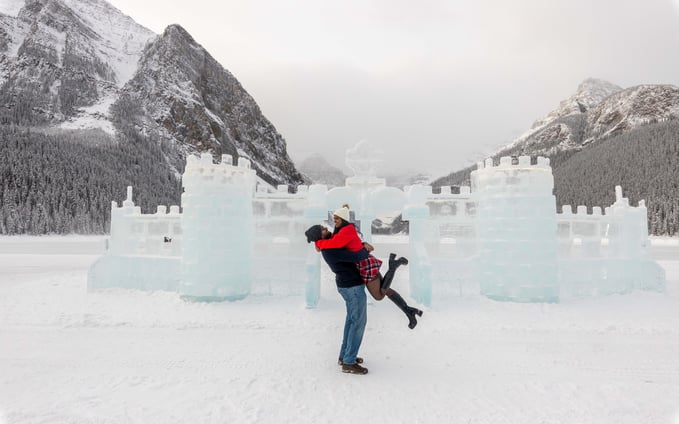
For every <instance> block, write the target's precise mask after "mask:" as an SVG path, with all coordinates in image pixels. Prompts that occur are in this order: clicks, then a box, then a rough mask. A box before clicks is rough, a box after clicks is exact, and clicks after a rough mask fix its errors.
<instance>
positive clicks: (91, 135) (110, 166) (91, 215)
mask: <svg viewBox="0 0 679 424" xmlns="http://www.w3.org/2000/svg"><path fill="white" fill-rule="evenodd" d="M123 140H124V141H115V140H113V139H112V138H111V137H110V136H109V135H107V134H106V133H104V132H102V131H99V130H91V131H59V132H55V133H51V134H45V133H42V132H36V131H32V130H28V129H25V128H18V127H8V126H0V234H49V233H57V234H66V233H79V234H91V233H99V234H102V233H106V232H108V231H109V229H110V228H109V226H110V219H111V201H112V200H118V201H121V200H123V199H124V198H125V194H126V193H125V191H126V187H127V186H128V185H132V186H133V187H134V201H135V203H137V204H138V205H140V206H141V208H142V211H143V212H145V213H146V212H154V211H155V207H156V205H178V204H179V198H180V193H181V191H180V190H181V183H180V181H179V179H178V177H177V176H176V175H175V174H174V173H173V172H172V171H170V169H169V167H168V166H167V165H165V164H164V162H163V158H162V153H161V148H160V146H159V144H158V143H154V142H149V141H148V140H145V139H143V138H140V137H123Z"/></svg>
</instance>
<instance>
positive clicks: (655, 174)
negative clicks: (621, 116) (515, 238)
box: [432, 120, 679, 235]
mask: <svg viewBox="0 0 679 424" xmlns="http://www.w3.org/2000/svg"><path fill="white" fill-rule="evenodd" d="M513 154H517V152H514V151H512V150H511V149H506V150H503V151H502V152H500V153H498V154H497V155H496V156H494V157H493V159H494V161H495V163H498V162H499V158H500V157H501V156H511V155H513ZM548 157H549V158H550V163H551V165H552V170H553V172H554V194H555V195H556V204H557V205H558V209H559V211H561V206H562V205H572V206H573V207H575V206H577V205H586V206H587V207H588V208H589V210H590V212H591V208H592V206H601V207H606V206H610V205H611V204H612V203H613V202H614V201H615V186H616V185H620V186H622V189H623V195H624V196H625V197H627V198H629V199H630V203H631V204H632V205H634V206H636V205H637V203H638V202H639V200H641V199H643V200H645V201H646V206H647V207H648V228H649V232H650V234H653V235H675V234H679V120H670V121H666V122H661V123H654V124H648V125H645V126H642V127H639V128H636V129H634V130H631V131H629V132H626V133H623V134H621V135H618V136H616V137H611V138H607V139H602V140H599V141H597V142H594V143H592V144H591V145H587V146H586V147H585V148H583V149H582V150H580V151H575V150H571V151H565V152H559V153H557V154H554V155H551V156H548ZM474 169H476V166H473V167H469V168H465V169H462V170H460V171H457V172H454V173H452V174H450V175H447V176H445V177H443V178H440V179H438V180H436V181H435V182H434V183H432V185H433V186H435V187H440V186H448V185H453V186H459V185H469V175H470V173H471V172H472V171H473V170H474Z"/></svg>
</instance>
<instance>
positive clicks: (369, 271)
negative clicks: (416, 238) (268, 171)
mask: <svg viewBox="0 0 679 424" xmlns="http://www.w3.org/2000/svg"><path fill="white" fill-rule="evenodd" d="M333 221H334V223H335V230H334V231H333V233H332V234H330V232H329V231H328V230H327V228H325V227H323V226H320V225H318V226H313V227H311V228H309V229H308V230H307V232H306V235H307V241H308V242H311V241H313V242H314V243H315V245H316V249H317V250H319V251H323V250H326V249H347V250H349V251H350V252H352V253H356V254H358V253H359V252H361V251H372V250H373V248H372V246H370V244H368V243H365V244H364V243H363V242H362V241H361V239H360V237H359V235H358V233H357V231H356V227H355V226H354V224H352V223H350V222H349V207H348V205H343V206H342V207H341V208H340V209H338V210H336V211H335V212H334V213H333ZM355 262H356V265H357V267H358V268H359V271H360V274H361V277H362V278H363V281H364V283H365V284H366V286H367V288H368V292H369V293H370V295H371V296H372V297H373V298H374V299H375V300H382V299H384V296H387V297H388V298H389V300H391V301H392V302H394V304H395V305H396V306H397V307H398V308H399V309H401V310H402V311H403V313H404V314H406V316H407V317H408V328H410V329H413V328H415V326H416V325H417V318H416V316H422V311H421V310H419V309H417V308H413V307H410V306H408V304H407V303H406V301H405V300H404V299H403V298H402V297H401V295H400V294H398V292H397V291H395V290H394V289H392V288H390V286H391V282H392V281H393V279H394V274H395V273H396V269H397V268H398V267H399V266H401V265H407V264H408V260H407V259H406V258H398V259H396V255H395V254H394V253H391V254H390V255H389V269H388V270H387V273H386V274H385V275H384V277H383V276H382V274H380V273H379V269H380V266H381V264H382V261H380V260H379V259H377V258H375V257H374V256H372V255H368V256H367V258H365V253H364V254H362V255H361V254H358V255H357V256H356V260H355Z"/></svg>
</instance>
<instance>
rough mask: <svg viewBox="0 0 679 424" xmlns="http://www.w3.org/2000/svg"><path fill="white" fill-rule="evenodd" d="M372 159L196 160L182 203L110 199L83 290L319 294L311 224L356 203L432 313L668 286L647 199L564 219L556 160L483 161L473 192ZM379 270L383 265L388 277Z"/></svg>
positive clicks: (364, 149)
mask: <svg viewBox="0 0 679 424" xmlns="http://www.w3.org/2000/svg"><path fill="white" fill-rule="evenodd" d="M377 162H378V159H376V152H375V151H373V150H372V148H371V147H370V146H369V145H367V144H366V143H359V144H358V145H357V146H355V147H354V148H353V149H350V150H348V151H347V156H346V163H347V166H349V168H351V169H352V170H353V171H354V173H355V175H354V176H352V177H349V178H347V179H346V183H345V186H344V187H336V188H332V189H328V188H327V187H326V186H323V185H311V186H300V187H298V188H297V191H296V193H289V190H288V187H287V186H285V185H282V186H278V187H277V188H275V189H271V188H270V187H268V186H267V185H266V184H262V183H261V182H260V183H258V180H257V176H256V173H255V171H254V170H252V169H251V166H250V162H249V161H248V160H246V159H243V158H241V159H240V160H239V161H238V163H237V164H233V163H232V158H231V156H229V155H223V156H222V158H221V162H219V163H214V161H213V157H212V155H211V154H209V153H205V154H202V155H201V156H200V158H198V157H196V156H190V157H189V158H188V160H187V164H186V170H185V172H184V175H183V179H182V182H183V189H184V191H183V193H182V198H181V203H182V208H181V211H180V208H179V207H178V206H171V207H170V208H169V211H168V209H167V208H166V207H165V206H158V208H157V211H156V212H155V213H153V214H143V213H141V210H140V208H139V207H138V206H135V204H134V202H133V201H132V188H131V187H128V190H127V199H125V200H124V201H123V202H122V205H120V206H119V205H118V204H117V203H116V202H112V209H111V235H110V239H109V240H108V249H107V251H106V253H105V254H104V255H103V256H102V257H101V258H99V259H98V260H97V261H96V262H95V263H94V264H93V265H92V267H91V268H90V271H89V274H88V288H89V289H91V290H93V289H100V288H112V287H122V288H134V289H141V290H171V291H176V292H178V293H180V294H181V295H182V297H183V298H185V299H193V300H199V301H212V300H217V301H220V300H238V299H243V298H245V297H246V296H249V295H292V296H304V298H305V301H306V305H307V306H308V307H315V306H316V305H317V303H318V300H319V297H320V287H321V267H322V266H325V265H324V264H322V263H321V258H320V255H319V254H318V253H317V252H316V251H315V250H314V248H313V245H309V244H307V243H306V240H305V237H304V230H305V229H306V228H308V227H309V226H311V225H313V224H317V223H319V222H321V221H325V220H327V219H328V214H329V211H332V210H335V209H337V207H339V206H340V205H342V204H345V203H346V204H349V205H350V206H351V209H352V210H353V212H354V216H355V219H356V221H357V223H359V224H360V223H364V224H363V225H362V228H361V230H362V231H363V235H364V238H365V239H366V241H371V242H372V243H373V245H375V248H376V250H375V252H374V253H375V254H376V255H377V256H380V257H386V256H387V255H388V254H389V252H392V251H394V252H398V253H399V255H403V256H407V257H408V258H409V259H410V264H409V266H408V267H406V269H404V268H401V270H403V271H401V270H400V271H399V272H408V275H409V280H410V281H409V286H410V287H409V288H410V295H411V297H413V298H414V299H415V300H416V301H418V302H420V303H422V304H425V305H431V304H432V302H445V300H446V299H449V298H451V297H456V296H470V295H479V294H481V295H484V296H486V297H489V298H491V299H496V300H502V301H515V302H558V301H560V300H569V299H575V298H582V297H589V296H597V295H609V294H622V293H628V292H630V291H632V290H638V289H643V290H655V291H664V289H665V274H664V271H663V269H662V268H661V267H660V266H659V265H658V264H657V263H656V262H655V261H653V260H652V258H651V256H650V242H649V239H648V230H647V224H646V219H647V211H646V207H645V205H644V202H643V201H641V202H639V205H638V206H636V207H635V206H630V205H629V201H628V199H627V198H624V197H623V196H622V189H621V188H620V187H616V188H615V192H616V201H615V203H614V204H613V205H611V206H610V207H607V208H605V210H604V211H602V210H601V208H599V207H594V208H592V213H588V211H587V207H586V206H578V207H577V208H576V209H575V211H573V210H572V208H571V206H569V205H564V206H563V207H562V212H561V213H557V209H556V201H555V197H554V195H553V188H554V179H553V176H552V170H551V167H550V166H549V160H548V159H546V158H542V157H538V158H537V161H536V162H535V163H531V159H530V158H529V157H527V156H525V157H524V156H522V157H519V158H511V157H503V158H501V159H500V161H499V164H495V163H493V161H492V160H491V159H487V160H486V161H485V162H481V163H479V164H478V166H477V168H478V169H476V170H475V171H473V172H472V174H471V187H461V188H460V193H459V194H453V193H452V190H451V188H450V187H443V188H442V190H441V193H433V191H432V187H430V186H422V185H413V186H407V187H405V188H404V189H403V190H401V189H398V188H395V187H388V186H387V185H386V183H385V180H384V179H383V178H378V177H376V176H375V175H376V171H375V170H376V164H377ZM398 213H400V214H402V217H403V219H404V220H407V221H409V234H408V235H407V236H403V237H388V236H384V237H380V238H379V240H377V237H376V239H375V240H373V237H372V234H371V233H370V227H371V225H370V223H372V222H373V220H375V219H376V218H377V217H379V216H385V215H392V216H394V214H398ZM383 271H384V270H383Z"/></svg>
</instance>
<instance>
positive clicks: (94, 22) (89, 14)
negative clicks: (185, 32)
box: [62, 0, 157, 87]
mask: <svg viewBox="0 0 679 424" xmlns="http://www.w3.org/2000/svg"><path fill="white" fill-rule="evenodd" d="M62 1H63V2H64V4H66V5H68V6H69V7H70V8H71V9H73V10H74V11H75V12H76V13H77V14H78V16H80V17H82V18H83V20H85V21H86V22H87V23H88V24H89V27H90V28H92V30H93V31H94V32H95V33H96V34H97V35H98V36H99V37H101V42H100V43H97V45H96V46H94V47H95V48H96V50H95V53H96V54H97V55H98V56H99V57H100V58H101V59H102V60H103V61H105V62H106V63H107V64H108V65H109V66H111V68H113V70H114V71H115V74H116V84H117V86H118V87H122V86H123V85H125V83H126V82H127V81H128V80H129V79H130V78H132V75H133V74H134V72H135V71H136V69H137V62H138V61H139V58H140V56H141V53H142V51H143V50H144V47H145V46H146V44H147V43H148V42H149V41H150V40H151V39H152V38H154V37H156V36H157V35H156V34H155V33H154V32H152V31H151V30H149V29H147V28H145V27H143V26H141V25H139V24H137V23H136V22H135V21H134V20H132V18H130V17H129V16H127V15H124V14H123V13H122V12H120V11H119V10H118V9H116V8H115V7H113V6H112V5H111V4H109V3H107V2H105V1H103V0H89V1H83V0H62Z"/></svg>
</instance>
